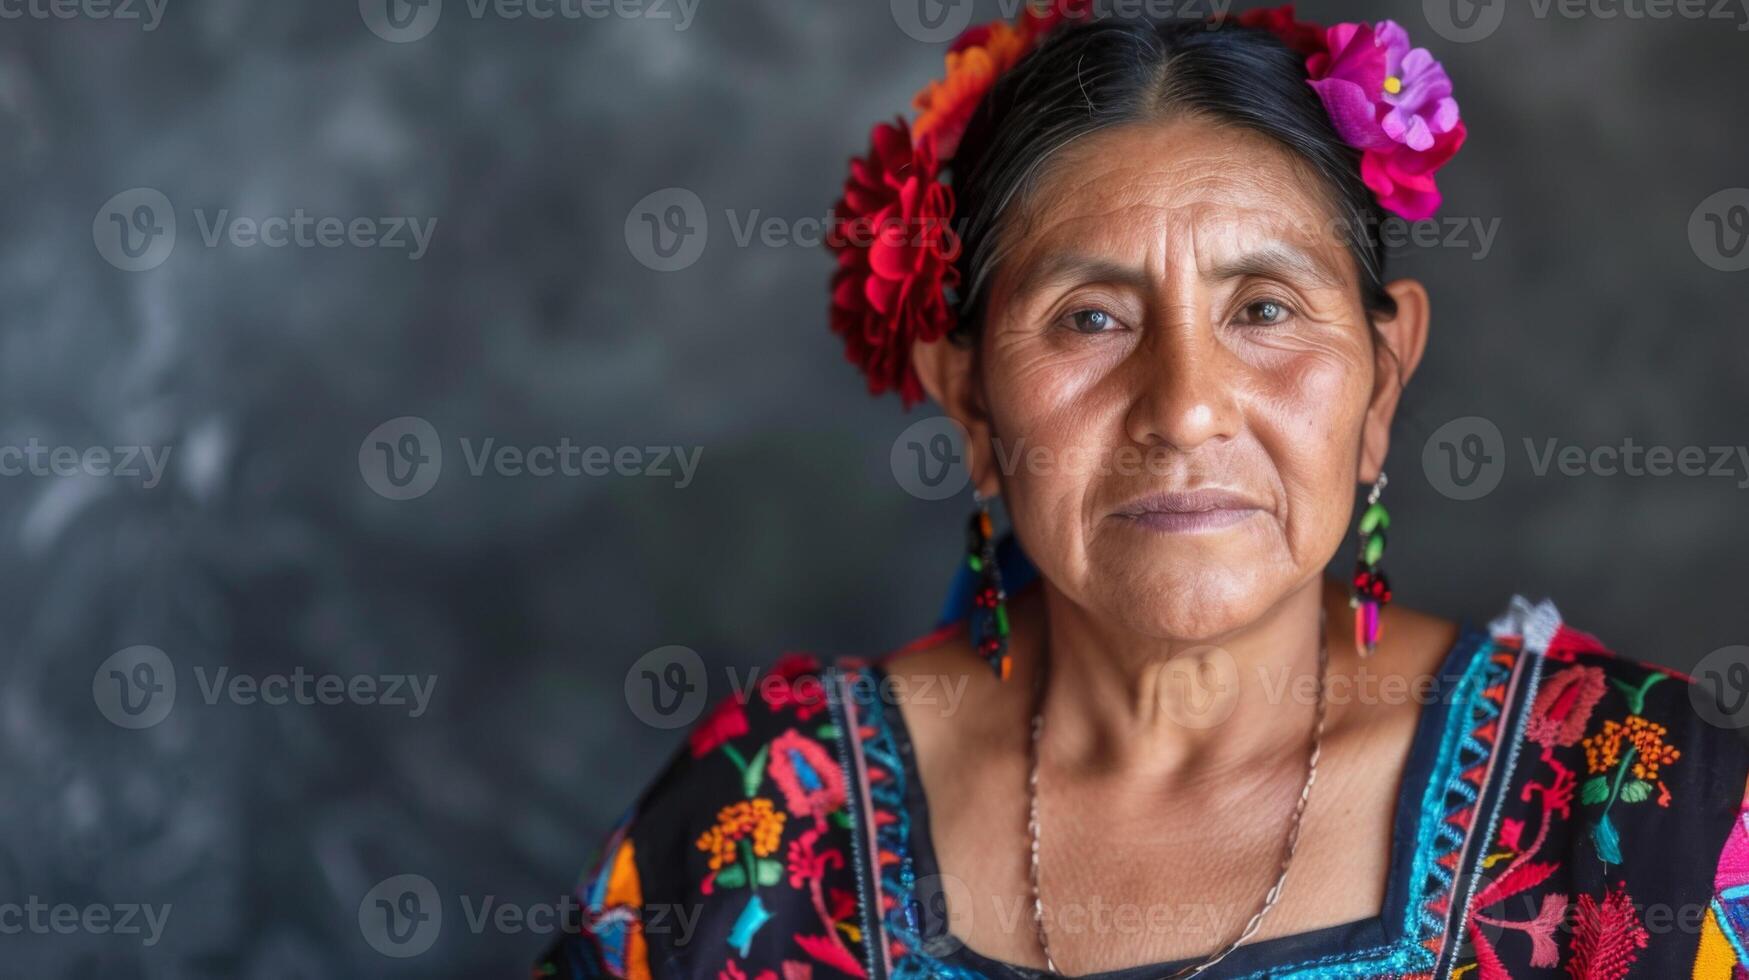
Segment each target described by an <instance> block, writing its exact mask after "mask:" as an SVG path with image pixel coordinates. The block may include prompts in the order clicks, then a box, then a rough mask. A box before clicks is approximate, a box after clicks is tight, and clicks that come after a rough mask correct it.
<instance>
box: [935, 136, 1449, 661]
mask: <svg viewBox="0 0 1749 980" xmlns="http://www.w3.org/2000/svg"><path fill="white" fill-rule="evenodd" d="M1318 186H1319V185H1318V183H1317V181H1316V179H1315V177H1313V176H1312V175H1311V174H1310V173H1309V171H1307V170H1305V169H1304V168H1303V167H1302V166H1299V165H1297V164H1296V161H1295V159H1294V158H1293V157H1291V156H1290V155H1289V154H1288V153H1287V152H1286V151H1285V150H1282V149H1279V148H1277V147H1276V145H1275V144H1273V143H1272V142H1270V141H1269V140H1268V139H1266V138H1264V137H1262V136H1259V135H1256V134H1252V133H1248V132H1244V131H1242V130H1238V129H1235V128H1231V127H1223V126H1219V125H1216V124H1213V123H1210V122H1207V121H1203V120H1197V119H1193V118H1182V119H1177V120H1174V121H1171V122H1165V123H1151V124H1138V125H1133V126H1128V127H1124V128H1119V129H1112V130H1107V131H1104V132H1102V133H1099V134H1097V135H1094V136H1091V137H1088V138H1086V139H1084V140H1082V141H1080V142H1078V143H1076V144H1074V145H1072V146H1071V147H1069V148H1068V149H1066V150H1065V151H1063V152H1062V153H1061V154H1059V155H1058V156H1057V157H1056V158H1054V159H1053V161H1052V163H1051V165H1050V167H1049V173H1048V174H1047V175H1046V176H1045V178H1044V179H1043V180H1042V181H1041V182H1040V184H1039V185H1038V187H1037V189H1036V191H1035V193H1033V194H1032V195H1031V196H1030V199H1029V201H1028V202H1026V203H1025V205H1024V206H1023V207H1021V208H1020V210H1019V211H1018V212H1016V213H1015V214H1014V215H1013V216H1012V217H1013V220H1012V221H1010V223H1009V224H1008V226H1007V228H1006V231H1005V232H1004V237H1003V239H1002V242H1001V245H1002V252H1001V258H1000V260H999V262H998V268H997V270H996V274H995V277H994V280H993V281H992V283H991V284H990V291H989V295H988V300H987V305H986V310H987V314H986V321H985V324H984V328H983V333H982V338H981V340H980V349H979V352H978V354H977V355H976V357H975V358H973V357H971V356H964V357H961V358H959V359H958V361H957V363H958V365H959V366H958V367H957V368H954V369H952V370H960V371H963V372H965V375H966V384H964V385H956V384H955V383H954V381H953V380H952V379H951V378H950V379H949V380H948V381H947V383H946V384H945V385H940V386H939V387H942V388H943V392H942V394H945V395H946V398H945V399H944V402H945V403H946V404H948V407H949V410H950V411H951V412H952V413H953V414H955V415H956V416H958V417H960V421H961V422H962V423H964V424H965V425H966V426H967V428H968V430H969V431H970V433H971V436H972V439H971V443H970V444H971V445H972V446H973V447H974V450H973V459H972V465H973V467H974V476H975V479H976V480H977V481H978V484H979V486H980V487H981V489H983V490H984V491H985V492H992V491H995V490H996V489H997V488H998V485H999V487H1000V492H1001V493H1002V494H1003V496H1004V498H1005V502H1006V506H1007V509H1008V512H1009V514H1010V516H1011V518H1012V520H1013V522H1014V525H1015V528H1016V531H1017V533H1018V535H1019V537H1020V539H1021V542H1022V544H1023V545H1024V547H1025V548H1026V551H1027V554H1028V555H1029V556H1030V557H1031V558H1032V559H1033V560H1034V561H1035V563H1036V564H1037V565H1038V566H1039V568H1040V570H1041V572H1042V573H1043V574H1044V575H1045V577H1046V578H1047V579H1048V580H1049V581H1050V582H1051V583H1052V584H1053V585H1054V586H1055V587H1056V588H1057V589H1059V590H1060V591H1062V592H1064V593H1066V594H1067V595H1068V596H1069V598H1071V599H1072V600H1073V601H1075V602H1076V603H1077V604H1078V605H1080V606H1081V607H1082V608H1084V609H1087V610H1089V611H1091V612H1094V613H1096V614H1098V615H1099V617H1100V618H1101V619H1102V620H1103V621H1108V622H1112V621H1114V622H1117V623H1121V624H1123V625H1124V626H1126V627H1128V628H1129V629H1131V630H1134V631H1137V632H1139V633H1142V634H1144V635H1149V636H1159V637H1178V638H1207V637H1213V636H1217V635H1219V634H1222V633H1225V632H1227V631H1229V630H1232V629H1235V628H1238V627H1240V626H1243V625H1245V624H1247V623H1250V622H1252V621H1254V620H1256V619H1257V618H1258V617H1259V616H1261V615H1262V614H1263V613H1264V612H1266V611H1267V610H1268V609H1269V608H1270V607H1271V606H1272V605H1274V604H1275V603H1276V602H1277V601H1279V600H1280V599H1281V598H1282V597H1284V596H1285V595H1287V594H1288V593H1289V592H1291V591H1292V590H1294V589H1296V588H1298V587H1299V586H1301V585H1304V584H1305V583H1306V582H1308V581H1310V580H1312V579H1314V578H1315V577H1317V576H1318V575H1320V573H1321V572H1322V570H1323V568H1324V566H1325V565H1326V564H1327V562H1328V561H1329V559H1330V558H1331V556H1332V555H1333V554H1334V553H1335V552H1336V549H1337V548H1338V547H1339V546H1340V545H1341V544H1342V543H1343V540H1344V538H1345V537H1346V535H1347V533H1348V523H1349V520H1350V517H1351V515H1352V510H1353V502H1354V498H1355V488H1356V485H1357V483H1361V482H1371V481H1372V480H1373V479H1374V478H1376V476H1377V473H1378V469H1379V466H1380V464H1381V462H1382V460H1383V458H1384V454H1385V446H1386V439H1387V437H1388V431H1389V424H1390V416H1391V414H1392V413H1393V412H1394V411H1395V408H1396V398H1397V393H1398V378H1399V375H1398V370H1397V366H1396V365H1395V364H1394V363H1393V362H1392V361H1391V360H1390V359H1389V355H1388V354H1387V353H1386V352H1385V351H1384V349H1383V346H1382V345H1380V346H1379V347H1377V348H1376V349H1375V343H1374V339H1373V335H1372V330H1371V327H1369V325H1368V323H1367V319H1366V315H1365V311H1364V310H1363V308H1362V306H1361V303H1360V285H1359V280H1358V274H1357V271H1356V269H1355V268H1354V261H1353V259H1352V257H1351V256H1350V255H1349V254H1348V253H1347V251H1346V250H1345V249H1344V248H1343V246H1342V244H1341V242H1340V240H1339V237H1338V236H1337V235H1336V234H1335V229H1334V225H1333V219H1332V213H1333V212H1332V210H1331V209H1330V207H1329V206H1328V205H1327V204H1326V203H1325V201H1324V199H1323V198H1322V197H1321V196H1320V195H1319V192H1318ZM1392 292H1393V294H1395V295H1397V296H1398V297H1399V299H1400V300H1401V302H1402V305H1404V306H1405V307H1406V310H1405V312H1403V313H1401V314H1399V316H1398V317H1397V318H1396V322H1393V323H1381V324H1380V327H1381V330H1382V331H1383V332H1384V333H1385V334H1386V336H1387V338H1388V339H1389V341H1390V342H1391V344H1392V346H1398V347H1399V348H1400V349H1399V350H1398V351H1397V353H1398V355H1399V357H1400V358H1402V359H1403V362H1404V363H1403V369H1404V372H1405V373H1406V372H1407V371H1408V370H1410V369H1412V368H1413V366H1414V361H1415V360H1418V358H1419V355H1420V350H1421V343H1422V338H1423V337H1424V333H1425V322H1426V317H1425V310H1426V305H1425V294H1424V293H1422V292H1421V291H1420V288H1419V286H1418V285H1416V284H1414V283H1396V284H1393V285H1392ZM1417 311H1419V312H1417ZM1417 320H1418V321H1419V326H1416V323H1417ZM944 356H948V357H952V355H944ZM924 360H925V361H926V360H927V358H925V359H924ZM923 363H924V362H923V361H920V366H921V365H922V364H923ZM949 373H950V374H951V370H950V372H949ZM925 377H926V378H928V373H927V372H926V373H925ZM938 377H946V375H938ZM956 389H957V391H958V394H957V395H956V394H955V390H956ZM986 447H988V448H989V449H990V450H993V451H981V450H983V449H985V448H986ZM1187 494H1188V495H1190V496H1182V495H1187Z"/></svg>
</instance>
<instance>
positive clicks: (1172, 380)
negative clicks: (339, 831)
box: [1125, 313, 1243, 452]
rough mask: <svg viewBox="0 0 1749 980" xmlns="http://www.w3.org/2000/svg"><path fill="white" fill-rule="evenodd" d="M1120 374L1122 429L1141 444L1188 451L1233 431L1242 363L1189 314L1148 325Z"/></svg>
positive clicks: (1205, 326) (1229, 435)
mask: <svg viewBox="0 0 1749 980" xmlns="http://www.w3.org/2000/svg"><path fill="white" fill-rule="evenodd" d="M1152 326H1153V327H1154V329H1153V330H1152V331H1151V332H1150V333H1149V335H1148V336H1147V337H1146V338H1145V340H1144V341H1143V343H1142V344H1140V345H1138V346H1137V348H1136V350H1135V353H1134V354H1133V355H1132V362H1133V363H1131V364H1130V365H1128V370H1127V371H1126V373H1125V377H1126V381H1127V383H1129V384H1130V385H1131V386H1132V393H1131V404H1130V411H1129V416H1128V418H1127V419H1126V427H1127V429H1128V432H1129V436H1130V438H1131V439H1133V440H1134V441H1135V442H1137V443H1139V444H1141V445H1143V446H1156V445H1166V446H1170V447H1172V448H1174V449H1177V450H1179V451H1182V452H1190V451H1192V450H1194V449H1196V448H1197V447H1199V446H1201V445H1202V444H1203V443H1205V442H1208V441H1210V440H1219V439H1226V438H1230V437H1231V436H1233V435H1234V434H1235V433H1236V432H1237V431H1238V424H1239V412H1238V407H1237V399H1236V398H1235V394H1236V392H1237V390H1238V387H1239V385H1240V383H1241V377H1240V375H1241V370H1242V367H1243V366H1242V365H1241V364H1240V363H1239V361H1238V359H1237V358H1235V357H1233V356H1232V354H1231V352H1229V351H1228V350H1226V349H1225V347H1223V346H1222V345H1221V343H1220V341H1219V340H1218V339H1217V338H1216V337H1215V336H1214V335H1213V331H1212V329H1211V328H1209V327H1208V326H1207V325H1206V324H1202V323H1198V322H1197V320H1196V319H1194V318H1193V316H1192V315H1191V314H1188V313H1186V314H1182V315H1178V316H1175V317H1173V318H1171V321H1170V322H1162V323H1158V324H1154V325H1152Z"/></svg>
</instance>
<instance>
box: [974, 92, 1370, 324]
mask: <svg viewBox="0 0 1749 980" xmlns="http://www.w3.org/2000/svg"><path fill="white" fill-rule="evenodd" d="M1335 214H1336V211H1335V208H1334V207H1333V204H1332V201H1331V198H1330V195H1329V194H1328V192H1327V189H1326V188H1325V187H1324V186H1323V182H1322V181H1321V179H1320V178H1319V177H1318V175H1317V174H1316V173H1315V172H1314V171H1313V170H1312V169H1311V168H1310V167H1308V166H1307V165H1306V164H1305V163H1304V162H1303V161H1301V160H1300V159H1299V158H1298V157H1296V156H1295V155H1294V154H1293V153H1291V152H1289V151H1288V150H1286V149H1284V148H1282V147H1280V146H1279V145H1277V144H1276V143H1275V142H1274V141H1273V140H1270V139H1269V138H1268V137H1265V136H1262V135H1260V134H1257V133H1253V132H1250V131H1247V130H1244V129H1241V128H1239V127H1236V126H1231V125H1222V124H1220V123H1216V122H1213V121H1210V120H1207V119H1205V118H1201V117H1196V116H1180V117H1177V118H1175V119H1173V120H1171V121H1167V122H1148V123H1137V124H1131V125H1129V126H1124V127H1119V128H1115V129H1110V130H1104V131H1102V132H1099V133H1095V134H1091V135H1089V136H1087V137H1084V138H1083V139H1081V140H1080V141H1078V142H1076V143H1075V144H1072V145H1070V146H1068V147H1066V148H1064V149H1063V150H1062V151H1060V152H1059V153H1058V154H1056V155H1055V157H1054V158H1053V159H1052V160H1051V161H1050V162H1049V164H1048V165H1047V167H1046V169H1045V170H1043V171H1042V172H1041V174H1040V175H1039V178H1038V179H1037V181H1036V182H1035V183H1034V185H1033V187H1032V189H1031V191H1030V193H1029V194H1028V195H1027V196H1026V199H1025V200H1023V201H1021V202H1019V203H1018V205H1017V207H1016V208H1015V210H1014V211H1013V212H1012V213H1011V214H1010V215H1008V220H1007V221H1006V222H1005V224H1004V227H1003V228H1002V229H1001V230H1000V232H999V234H1000V238H999V251H998V258H997V269H996V281H995V283H994V284H993V285H994V287H995V290H996V291H997V292H1000V293H1004V294H1012V291H1013V290H1015V289H1017V288H1025V289H1027V290H1031V289H1034V288H1043V287H1044V286H1045V285H1048V284H1050V283H1051V282H1055V281H1060V280H1062V279H1064V278H1065V277H1069V276H1072V275H1095V274H1096V275H1097V277H1098V278H1100V279H1101V281H1113V282H1129V283H1131V284H1133V285H1136V286H1138V287H1145V286H1146V285H1147V284H1148V283H1149V282H1154V283H1158V282H1163V281H1165V279H1166V278H1167V277H1169V276H1173V275H1178V276H1180V277H1184V276H1186V275H1187V271H1186V270H1192V269H1193V270H1195V275H1196V276H1197V277H1198V278H1200V279H1202V280H1204V281H1207V282H1215V281H1219V280H1223V279H1232V278H1239V277H1243V276H1248V275H1252V276H1269V277H1277V278H1284V279H1287V280H1289V281H1293V282H1295V283H1297V284H1300V285H1303V286H1304V287H1305V288H1307V289H1320V290H1324V289H1328V290H1336V289H1341V290H1344V291H1346V292H1347V293H1349V294H1352V295H1355V296H1358V295H1359V283H1358V270H1357V268H1356V265H1355V262H1354V258H1353V256H1352V255H1351V254H1350V253H1349V251H1348V249H1347V247H1346V244H1345V238H1344V235H1343V234H1342V232H1343V229H1342V228H1341V226H1340V224H1339V222H1338V220H1337V219H1336V217H1335ZM1095 267H1097V268H1095Z"/></svg>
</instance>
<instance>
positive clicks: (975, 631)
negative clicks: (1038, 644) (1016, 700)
mask: <svg viewBox="0 0 1749 980" xmlns="http://www.w3.org/2000/svg"><path fill="white" fill-rule="evenodd" d="M973 499H974V500H975V501H976V502H977V505H978V509H977V510H976V511H974V512H973V513H972V522H971V527H970V528H968V529H967V530H968V533H967V535H966V543H967V547H966V565H967V566H968V567H970V568H971V570H972V571H973V572H974V573H976V574H977V576H978V590H977V592H976V593H974V594H973V596H972V618H971V637H972V646H973V648H974V649H976V650H977V651H978V655H979V656H980V657H983V658H984V660H985V661H986V662H988V663H989V664H990V669H991V670H992V671H995V673H996V676H997V677H1000V678H1001V679H1003V680H1007V679H1008V675H1009V672H1010V671H1011V670H1012V669H1013V666H1014V665H1013V663H1012V662H1011V660H1010V658H1009V656H1008V593H1007V592H1006V591H1004V590H1003V588H1002V570H1001V569H1000V568H998V567H997V564H996V531H995V524H994V523H993V522H992V521H991V520H990V504H989V501H987V500H985V499H984V497H983V495H981V494H976V493H974V494H973Z"/></svg>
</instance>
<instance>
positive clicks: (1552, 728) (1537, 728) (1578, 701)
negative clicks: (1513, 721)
mask: <svg viewBox="0 0 1749 980" xmlns="http://www.w3.org/2000/svg"><path fill="white" fill-rule="evenodd" d="M1607 687H1608V683H1607V681H1606V680H1605V678H1604V676H1603V671H1602V670H1600V669H1599V668H1596V667H1568V668H1567V669H1566V670H1563V671H1561V672H1560V673H1558V674H1555V675H1554V676H1553V677H1550V678H1549V679H1548V680H1547V681H1545V682H1543V686H1542V690H1540V691H1538V692H1537V695H1536V702H1535V703H1534V704H1532V705H1531V709H1530V721H1529V722H1528V723H1527V724H1526V725H1525V728H1524V734H1525V737H1526V738H1528V739H1530V740H1531V741H1533V742H1535V743H1537V744H1538V745H1543V746H1547V747H1548V748H1551V749H1553V748H1560V747H1565V746H1570V745H1576V744H1578V742H1579V739H1580V738H1581V737H1582V736H1583V735H1584V734H1585V726H1586V725H1587V724H1588V723H1589V722H1590V721H1591V712H1592V710H1593V709H1595V708H1596V707H1597V702H1598V700H1599V699H1601V698H1602V697H1603V692H1604V690H1605V689H1606V688H1607Z"/></svg>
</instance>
